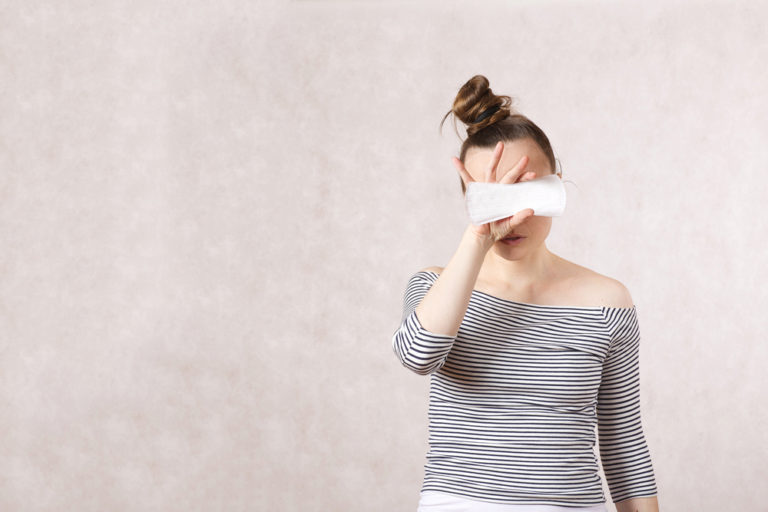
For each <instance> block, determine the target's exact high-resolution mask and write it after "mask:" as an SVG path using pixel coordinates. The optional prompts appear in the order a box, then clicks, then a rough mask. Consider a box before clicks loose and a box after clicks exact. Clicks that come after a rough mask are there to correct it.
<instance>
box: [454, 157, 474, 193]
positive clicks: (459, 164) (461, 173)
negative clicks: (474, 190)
mask: <svg viewBox="0 0 768 512" xmlns="http://www.w3.org/2000/svg"><path fill="white" fill-rule="evenodd" d="M451 161H452V162H453V166H454V167H456V170H457V171H458V172H459V176H461V180H462V181H463V182H464V188H467V187H468V186H469V184H470V182H473V181H475V180H474V179H472V176H471V175H470V174H469V173H468V172H467V169H466V168H465V167H464V164H463V163H462V162H461V160H459V159H458V158H456V157H455V156H454V157H453V158H451Z"/></svg>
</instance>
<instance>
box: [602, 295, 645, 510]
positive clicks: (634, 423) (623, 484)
mask: <svg viewBox="0 0 768 512" xmlns="http://www.w3.org/2000/svg"><path fill="white" fill-rule="evenodd" d="M606 320H607V321H608V326H609V328H611V332H612V337H611V345H610V348H609V350H608V354H607V356H606V358H605V360H604V361H603V369H602V381H601V383H600V389H599V391H598V399H597V421H598V435H599V437H600V458H601V461H602V465H603V471H604V473H605V477H606V480H607V483H608V488H609V490H610V491H611V499H612V500H613V501H614V502H617V501H622V500H625V499H628V498H638V497H643V496H654V495H656V494H657V489H656V480H655V477H654V472H653V465H652V463H651V456H650V452H649V450H648V446H647V443H646V441H645V436H644V435H643V427H642V422H641V417H640V329H639V326H638V321H637V310H636V307H635V306H633V307H632V308H607V309H606Z"/></svg>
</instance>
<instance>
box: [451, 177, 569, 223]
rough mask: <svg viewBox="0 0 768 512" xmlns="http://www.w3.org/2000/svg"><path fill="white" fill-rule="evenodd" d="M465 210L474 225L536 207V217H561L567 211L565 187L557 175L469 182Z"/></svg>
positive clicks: (534, 211) (534, 209) (534, 212)
mask: <svg viewBox="0 0 768 512" xmlns="http://www.w3.org/2000/svg"><path fill="white" fill-rule="evenodd" d="M466 207H467V213H468V214H469V220H470V221H471V222H472V224H474V225H475V226H481V225H483V224H487V223H488V222H493V221H495V220H499V219H503V218H506V217H511V216H512V215H514V214H516V213H517V212H519V211H520V210H525V209H526V208H533V214H534V215H538V216H541V217H559V216H560V215H562V214H563V211H564V210H565V187H564V186H563V182H562V180H561V179H560V178H559V177H558V176H557V175H556V174H549V175H547V176H544V177H542V178H536V179H534V180H528V181H521V182H518V183H511V184H509V183H505V184H500V183H485V182H479V181H470V182H469V185H467V194H466Z"/></svg>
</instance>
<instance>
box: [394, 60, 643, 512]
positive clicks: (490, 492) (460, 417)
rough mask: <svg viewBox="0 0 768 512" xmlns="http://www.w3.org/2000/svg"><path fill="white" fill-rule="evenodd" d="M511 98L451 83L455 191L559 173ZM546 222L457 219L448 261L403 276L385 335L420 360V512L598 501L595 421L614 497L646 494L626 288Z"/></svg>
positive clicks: (632, 318)
mask: <svg viewBox="0 0 768 512" xmlns="http://www.w3.org/2000/svg"><path fill="white" fill-rule="evenodd" d="M510 103H511V98H510V97H509V96H496V95H494V94H493V92H492V91H491V89H490V88H489V84H488V80H487V79H486V78H485V77H484V76H481V75H477V76H475V77H473V78H472V79H471V80H469V81H468V82H467V83H466V84H464V85H463V86H462V87H461V89H460V90H459V93H458V95H457V97H456V99H455V101H454V104H453V108H452V109H451V111H449V112H448V114H450V113H453V114H454V116H455V117H457V118H459V119H460V120H461V121H463V122H464V123H466V124H467V135H468V137H467V139H466V140H465V141H464V143H463V145H462V147H461V154H460V157H459V158H453V163H454V165H455V166H456V169H457V171H458V173H459V175H460V178H461V185H462V190H463V191H464V192H466V188H467V185H468V183H469V182H471V181H482V182H498V183H517V182H521V181H527V180H532V179H536V178H540V177H543V176H546V175H548V174H557V175H558V176H559V177H560V178H561V179H562V175H561V173H556V171H555V157H554V154H553V151H552V147H551V146H550V144H549V140H548V139H547V136H546V135H545V134H544V132H542V131H541V129H540V128H539V127H538V126H536V125H535V124H534V123H533V122H532V121H531V120H529V119H528V118H526V117H525V116H523V115H521V114H519V113H516V112H513V111H512V110H511V108H510ZM448 114H446V116H445V117H444V118H443V122H444V121H445V118H446V117H447V116H448ZM441 126H442V123H441ZM551 226H552V218H551V217H540V216H536V215H535V212H534V211H533V210H531V209H530V208H529V209H525V210H522V211H519V212H517V213H515V214H514V215H513V216H512V217H508V218H506V219H501V220H497V221H494V222H492V223H489V224H484V225H482V226H474V225H472V224H470V225H469V226H468V227H467V228H466V230H465V231H464V233H463V235H462V238H461V242H460V243H459V247H458V249H456V252H455V253H454V254H453V256H452V257H451V259H450V261H449V262H448V264H447V265H446V267H445V268H440V267H429V268H426V269H424V270H421V271H418V272H416V273H415V274H414V275H412V276H411V278H410V280H409V281H408V284H407V287H406V291H405V297H404V301H403V305H404V308H403V317H402V319H401V324H400V327H399V328H398V329H397V330H396V331H395V333H394V335H393V338H392V344H393V350H394V352H395V354H396V355H397V356H398V358H399V359H400V361H401V363H402V364H403V365H404V366H405V367H406V368H408V369H410V370H412V371H414V372H416V373H419V374H422V375H427V374H429V375H431V380H430V398H429V444H430V449H429V452H428V453H427V463H426V465H425V475H424V483H423V486H422V489H421V500H420V502H419V509H418V510H419V512H428V511H435V512H437V511H485V512H513V511H514V512H533V511H542V512H543V511H549V512H555V511H573V510H579V511H582V512H593V511H595V512H596V511H607V510H608V509H607V508H606V507H605V495H604V493H603V490H602V482H601V479H600V475H599V473H598V463H597V457H596V456H595V451H594V444H595V425H597V427H598V433H599V439H600V458H601V461H602V466H603V471H604V473H605V476H606V480H607V483H608V488H609V490H610V492H611V498H612V500H613V501H614V503H615V504H616V509H617V511H618V512H626V511H638V512H649V511H657V510H658V502H657V498H656V494H657V489H656V482H655V477H654V472H653V466H652V463H651V458H650V452H649V450H648V447H647V444H646V441H645V437H644V434H643V430H642V424H641V419H640V397H639V393H640V386H639V366H638V365H639V341H640V335H639V328H638V322H637V314H636V308H635V305H634V304H633V301H632V297H631V296H630V294H629V291H628V290H627V288H626V287H625V286H624V285H622V284H621V283H620V282H619V281H617V280H615V279H612V278H610V277H607V276H604V275H601V274H598V273H597V272H594V271H592V270H589V269H588V268H586V267H583V266H580V265H577V264H576V263H572V262H570V261H568V260H566V259H564V258H561V257H560V256H557V255H556V254H554V253H552V252H551V251H549V249H548V248H547V246H546V244H545V240H546V237H547V235H548V234H549V231H550V228H551Z"/></svg>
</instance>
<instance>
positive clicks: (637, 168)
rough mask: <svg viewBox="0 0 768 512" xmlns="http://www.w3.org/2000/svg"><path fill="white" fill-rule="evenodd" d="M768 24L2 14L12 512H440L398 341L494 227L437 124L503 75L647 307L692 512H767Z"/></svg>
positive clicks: (346, 4)
mask: <svg viewBox="0 0 768 512" xmlns="http://www.w3.org/2000/svg"><path fill="white" fill-rule="evenodd" d="M767 18H768V8H766V7H765V6H764V5H762V6H761V5H758V4H757V3H734V2H731V3H727V4H726V3H725V2H720V3H701V2H696V3H691V2H686V3H669V2H663V3H662V2H657V3H655V4H653V3H651V4H649V3H647V2H643V3H640V2H626V3H612V2H578V3H576V2H574V3H565V2H560V3H547V2H544V3H538V2H537V3H534V2H524V3H515V2H493V3H483V4H482V6H478V5H477V4H474V5H473V4H469V3H466V4H465V3H457V2H443V1H434V2H425V3H420V4H418V5H416V6H414V5H413V4H412V3H406V2H401V3H390V2H373V1H336V2H330V1H324V2H321V1H311V0H305V1H296V2H287V3H282V4H267V3H254V2H249V1H246V0H239V1H228V2H212V1H211V2H201V1H187V2H182V1H176V2H173V3H169V2H165V3H162V4H161V3H158V2H150V1H143V2H85V1H68V2H30V1H27V0H9V1H6V2H3V6H2V8H1V9H0V243H1V244H2V251H0V301H1V302H0V354H1V355H0V433H1V434H0V509H2V510H14V511H16V510H23V511H42V510H51V511H53V510H56V511H59V510H78V511H102V510H131V511H133V510H153V511H154V510H157V511H193V510H194V511H213V510H227V511H234V510H238V511H239V510H265V511H272V510H278V511H297V512H298V511H301V512H307V511H361V512H362V511H372V512H374V511H375V512H378V511H382V512H383V511H395V510H397V511H415V509H416V503H417V501H418V492H419V488H420V484H421V478H422V468H423V464H424V457H425V453H426V450H427V444H426V440H427V416H426V411H427V390H428V379H427V378H424V377H421V376H418V375H416V374H413V373H411V372H409V371H408V370H406V369H405V368H404V367H402V366H400V364H399V362H398V361H397V359H396V357H395V356H394V354H393V352H392V349H391V345H390V343H391V335H392V333H393V331H394V330H395V328H396V327H397V324H398V321H399V319H400V314H401V309H400V308H401V305H402V294H403V291H404V288H405V284H406V281H407V278H408V277H409V276H410V274H411V273H413V272H415V271H416V270H418V269H420V268H423V267H425V266H428V265H441V266H442V265H445V264H446V263H447V261H448V259H449V258H450V256H451V254H452V253H453V250H454V249H455V247H456V245H457V243H458V240H459V237H460V234H461V232H462V230H463V229H464V226H465V225H466V222H467V219H466V217H465V212H464V210H463V204H462V201H461V195H460V188H459V184H458V178H457V175H456V172H455V170H454V169H453V167H452V166H451V164H450V157H451V156H452V155H454V154H457V151H458V147H459V143H460V141H459V139H458V138H457V137H456V135H455V134H454V133H453V128H452V125H450V124H448V125H446V126H445V127H444V129H443V134H442V135H440V134H438V129H437V126H438V124H439V122H440V119H441V118H442V116H443V114H444V113H445V112H446V111H447V110H448V109H449V108H450V106H451V102H452V100H453V97H454V95H455V94H456V91H457V90H458V88H459V86H461V84H463V83H464V82H465V81H466V80H467V79H469V78H470V77H471V76H472V75H474V74H475V73H482V74H485V75H486V76H487V77H488V78H489V79H490V81H491V86H492V88H493V89H494V91H495V92H497V93H501V94H510V95H513V96H515V97H516V98H517V107H518V108H519V109H520V110H521V111H522V112H523V113H524V114H526V115H528V116H530V117H531V118H532V119H533V120H534V121H535V122H536V123H538V124H539V125H540V126H541V127H542V128H543V129H544V130H545V131H546V133H547V134H548V135H549V137H550V139H551V141H552V144H553V146H554V149H555V153H556V156H557V157H558V159H559V160H560V163H561V166H562V169H563V172H564V177H565V178H567V179H570V180H572V181H574V182H575V183H576V185H577V186H578V188H576V186H574V185H569V186H568V193H569V199H568V201H569V202H568V207H567V210H566V214H565V215H564V216H563V217H560V218H557V219H555V221H554V224H553V229H552V232H551V234H550V236H549V238H548V240H547V244H548V247H549V248H550V249H551V250H553V251H554V252H556V253H557V254H560V255H561V256H563V257H565V258H568V259H570V260H572V261H575V262H577V263H579V264H582V265H585V266H587V267H589V268H592V269H594V270H596V271H598V272H601V273H603V274H606V275H609V276H612V277H615V278H616V279H619V280H620V281H622V282H623V283H624V284H625V285H627V287H628V288H629V289H630V291H631V293H632V296H633V298H634V301H635V303H636V305H637V308H638V315H639V319H640V322H641V332H642V345H641V347H642V349H641V378H642V410H643V424H644V428H645V432H646V436H647V440H648V444H649V447H650V450H651V454H652V457H653V462H654V468H655V471H656V475H657V479H658V486H659V491H660V498H659V501H660V503H661V507H662V510H665V511H676V510H696V511H721V510H763V509H764V508H765V507H766V503H768V490H766V487H765V485H764V484H765V481H766V480H768V453H767V450H768V448H766V447H767V446H768V434H767V433H766V432H768V430H767V429H766V428H765V425H766V421H768V412H767V411H766V407H765V404H766V403H767V402H768V401H767V400H766V398H768V397H766V394H767V393H766V391H767V390H768V386H767V385H766V377H765V367H766V362H767V361H766V359H767V357H766V355H767V352H768V343H766V340H765V333H766V330H767V329H766V328H767V327H768V325H767V321H766V313H765V309H766V305H767V299H768V292H767V291H766V289H767V288H766V287H765V282H766V279H767V278H768V261H766V259H767V258H766V251H765V240H766V236H768V229H767V224H766V222H767V221H766V218H767V217H768V215H766V210H767V209H768V208H766V201H767V200H768V185H766V175H767V174H766V173H767V172H768V170H767V169H766V166H767V165H768V145H767V144H766V139H767V138H768V98H767V95H766V92H765V91H766V90H768V75H767V74H766V62H768V37H767V36H766V24H765V20H766V19H767ZM606 492H607V489H606Z"/></svg>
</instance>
